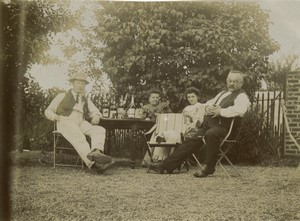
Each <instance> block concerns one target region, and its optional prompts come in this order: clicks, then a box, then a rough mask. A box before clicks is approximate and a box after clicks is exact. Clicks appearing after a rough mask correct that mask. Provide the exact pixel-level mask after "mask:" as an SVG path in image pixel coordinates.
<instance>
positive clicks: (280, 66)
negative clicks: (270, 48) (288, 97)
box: [265, 55, 300, 90]
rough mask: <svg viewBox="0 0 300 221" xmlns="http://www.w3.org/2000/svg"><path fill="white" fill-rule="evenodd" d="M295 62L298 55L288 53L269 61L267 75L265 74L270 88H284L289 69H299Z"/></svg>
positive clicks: (297, 59)
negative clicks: (278, 58)
mask: <svg viewBox="0 0 300 221" xmlns="http://www.w3.org/2000/svg"><path fill="white" fill-rule="evenodd" d="M296 62H299V56H298V55H289V56H287V57H284V58H283V59H280V60H276V61H273V62H271V63H270V65H269V71H268V75H266V76H265V80H266V81H267V82H268V85H269V89H270V90H284V88H285V82H286V75H287V74H288V73H289V72H291V71H297V70H300V67H299V65H297V63H296Z"/></svg>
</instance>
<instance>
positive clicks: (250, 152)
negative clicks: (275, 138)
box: [229, 107, 275, 164]
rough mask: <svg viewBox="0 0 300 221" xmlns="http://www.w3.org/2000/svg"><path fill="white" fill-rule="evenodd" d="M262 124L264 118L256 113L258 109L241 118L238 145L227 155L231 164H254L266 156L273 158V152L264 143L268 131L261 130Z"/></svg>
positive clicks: (255, 108)
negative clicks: (231, 161)
mask: <svg viewBox="0 0 300 221" xmlns="http://www.w3.org/2000/svg"><path fill="white" fill-rule="evenodd" d="M264 123H265V118H264V116H263V115H261V114H260V111H258V107H253V108H252V109H251V110H248V112H247V113H246V114H245V116H244V117H243V124H242V128H241V132H240V135H239V137H238V143H237V145H236V147H234V148H232V151H231V152H230V153H229V156H230V159H232V160H233V162H236V163H237V162H238V163H250V164H255V163H259V162H261V161H262V160H264V159H265V158H266V157H268V156H271V155H272V156H274V154H275V153H274V152H273V151H274V150H273V149H271V148H269V146H268V144H267V142H266V136H265V135H266V134H265V133H268V131H266V130H263V129H262V128H263V125H264Z"/></svg>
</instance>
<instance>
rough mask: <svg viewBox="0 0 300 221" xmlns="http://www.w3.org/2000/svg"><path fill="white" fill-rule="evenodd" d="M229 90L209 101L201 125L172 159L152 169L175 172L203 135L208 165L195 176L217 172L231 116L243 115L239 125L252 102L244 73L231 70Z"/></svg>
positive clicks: (176, 151)
mask: <svg viewBox="0 0 300 221" xmlns="http://www.w3.org/2000/svg"><path fill="white" fill-rule="evenodd" d="M226 82H227V89H228V90H227V91H223V92H221V93H219V94H218V95H217V96H216V97H215V98H213V99H212V100H209V101H208V102H206V107H205V111H206V116H205V119H204V122H203V124H202V126H201V128H200V129H199V130H198V131H197V132H196V133H195V134H194V135H193V136H192V137H191V138H190V139H186V140H185V141H184V142H183V143H182V144H181V145H180V146H179V147H178V148H177V149H176V150H175V151H174V152H173V154H171V155H170V156H169V157H168V158H166V159H165V160H163V161H162V162H159V163H151V165H150V169H152V170H155V171H156V172H158V173H164V171H165V170H166V171H167V172H168V173H170V174H171V173H172V172H173V171H174V170H175V169H176V168H178V167H179V166H180V165H181V164H182V163H183V162H184V161H185V160H186V158H188V157H189V156H190V155H191V154H192V153H193V152H195V151H196V150H197V148H201V147H202V146H203V141H202V139H201V138H199V137H203V136H204V137H205V142H206V154H205V164H206V167H205V168H204V169H203V170H202V171H200V172H196V173H195V174H194V176H195V177H199V178H201V177H207V176H208V175H210V174H213V173H214V172H215V166H216V163H217V158H218V152H219V146H220V143H221V141H222V139H224V137H225V136H226V134H227V133H228V129H229V126H230V122H231V119H232V118H233V117H240V118H239V119H237V120H236V121H235V127H236V126H237V124H240V123H241V117H243V116H244V114H245V113H246V111H247V109H248V107H249V105H250V102H249V98H248V96H247V95H246V93H245V92H244V91H243V90H242V89H241V88H242V86H243V82H244V80H243V73H242V72H240V71H230V72H229V74H228V76H227V80H226Z"/></svg>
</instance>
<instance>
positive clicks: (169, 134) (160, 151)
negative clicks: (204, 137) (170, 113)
mask: <svg viewBox="0 0 300 221" xmlns="http://www.w3.org/2000/svg"><path fill="white" fill-rule="evenodd" d="M199 95H200V92H199V90H198V89H196V88H194V87H190V88H188V89H187V90H186V92H185V96H186V98H187V100H188V102H189V103H190V105H188V106H186V107H185V108H184V109H183V111H182V114H183V116H184V117H185V118H186V119H185V124H187V125H188V126H187V129H186V131H185V133H184V138H185V139H188V138H190V137H192V136H193V134H194V133H195V132H196V131H197V130H198V127H200V126H201V124H202V122H203V118H204V114H205V110H204V107H205V105H204V104H201V103H199V102H198V99H199ZM158 136H159V138H160V139H163V140H164V141H166V142H170V143H176V142H180V141H181V134H180V132H178V131H164V132H163V133H162V134H159V135H158ZM155 139H156V138H155ZM170 151H171V148H164V147H155V148H154V151H153V161H155V162H156V161H161V160H163V159H165V158H166V157H167V156H168V155H169V154H170ZM149 162H150V157H149V155H148V153H146V156H145V158H144V161H143V164H147V163H149Z"/></svg>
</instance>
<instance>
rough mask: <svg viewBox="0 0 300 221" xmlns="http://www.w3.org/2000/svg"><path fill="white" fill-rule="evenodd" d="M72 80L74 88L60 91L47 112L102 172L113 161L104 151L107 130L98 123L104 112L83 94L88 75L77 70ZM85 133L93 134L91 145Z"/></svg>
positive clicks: (98, 170) (78, 148) (47, 115)
mask: <svg viewBox="0 0 300 221" xmlns="http://www.w3.org/2000/svg"><path fill="white" fill-rule="evenodd" d="M70 82H71V83H72V86H73V88H72V89H71V90H69V91H68V92H67V93H61V94H58V95H57V96H56V97H55V98H54V99H53V101H52V102H51V103H50V105H49V107H48V108H47V109H46V110H45V115H46V117H47V118H48V119H49V120H52V121H56V123H57V130H58V131H59V132H60V133H61V134H62V135H63V136H64V137H65V138H66V139H67V140H68V141H69V142H70V143H71V144H72V145H73V146H74V148H75V150H76V151H77V152H78V154H79V156H80V157H81V159H82V160H83V161H84V162H85V164H86V165H87V166H88V168H90V169H91V168H94V169H96V170H97V172H100V173H102V172H104V171H105V170H107V169H108V168H109V167H111V166H112V164H113V162H112V159H111V157H110V156H107V155H105V154H103V151H104V141H105V129H104V128H103V127H100V126H96V125H97V124H99V121H100V117H101V114H100V112H99V110H98V109H97V108H96V106H95V105H94V104H93V102H92V101H91V100H90V99H87V98H86V97H85V96H84V90H85V86H86V84H88V83H89V82H88V81H87V75H86V74H85V73H82V72H77V73H75V74H74V75H73V76H72V77H71V78H70ZM87 120H90V122H91V123H89V122H88V121H87ZM92 124H93V125H92ZM85 135H88V136H90V137H91V144H92V145H91V148H90V145H89V143H88V142H87V140H86V137H85Z"/></svg>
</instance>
